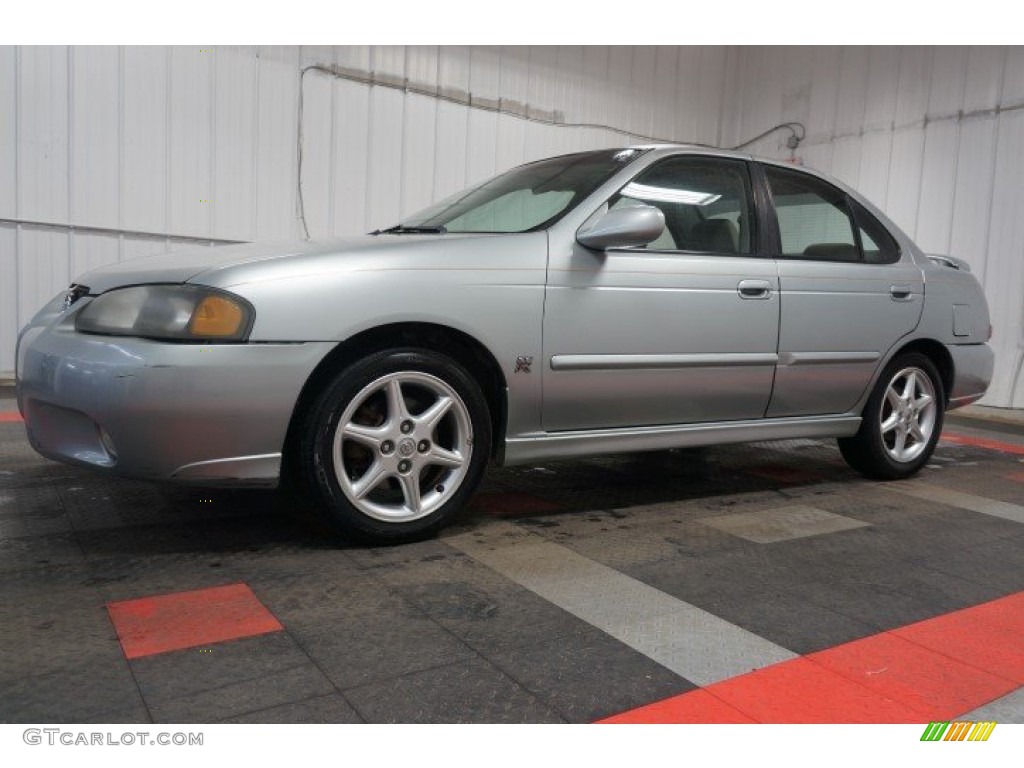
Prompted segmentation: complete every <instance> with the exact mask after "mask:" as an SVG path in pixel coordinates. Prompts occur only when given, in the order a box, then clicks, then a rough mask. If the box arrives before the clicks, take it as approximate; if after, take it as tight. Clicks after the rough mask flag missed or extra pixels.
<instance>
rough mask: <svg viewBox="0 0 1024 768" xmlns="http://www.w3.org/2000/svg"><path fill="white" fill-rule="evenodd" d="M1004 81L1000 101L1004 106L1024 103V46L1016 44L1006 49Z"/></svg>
mask: <svg viewBox="0 0 1024 768" xmlns="http://www.w3.org/2000/svg"><path fill="white" fill-rule="evenodd" d="M1002 82H1003V86H1002V90H1001V93H1000V96H999V103H1000V104H1002V105H1003V106H1020V105H1021V104H1024V46H1021V45H1015V46H1011V47H1009V48H1007V49H1006V52H1005V58H1004V61H1003V81H1002Z"/></svg>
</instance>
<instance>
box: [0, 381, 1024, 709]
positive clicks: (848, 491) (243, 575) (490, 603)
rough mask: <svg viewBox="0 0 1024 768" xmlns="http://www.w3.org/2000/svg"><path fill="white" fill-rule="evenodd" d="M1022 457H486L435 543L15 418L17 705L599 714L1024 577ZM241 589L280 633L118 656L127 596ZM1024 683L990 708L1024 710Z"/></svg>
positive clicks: (945, 607) (12, 611)
mask: <svg viewBox="0 0 1024 768" xmlns="http://www.w3.org/2000/svg"><path fill="white" fill-rule="evenodd" d="M2 410H13V403H12V402H11V401H10V400H9V399H8V400H5V399H3V398H2V397H0V411H2ZM954 428H955V431H957V432H960V433H962V434H968V435H977V436H988V437H989V438H990V439H997V440H1004V441H1010V442H1018V443H1021V442H1024V438H1022V437H1021V435H1022V434H1024V430H1020V429H1018V430H1016V431H1015V432H1005V431H992V430H989V429H987V424H986V423H982V422H977V421H971V422H965V423H957V424H956V425H955V427H954V426H953V425H951V427H950V429H954ZM1000 428H1001V429H1003V426H1001V427H1000ZM1022 459H1024V457H1021V456H1017V455H1013V454H1006V453H999V452H995V451H991V450H985V449H981V448H978V447H973V446H970V445H963V444H957V443H952V442H950V443H943V444H941V445H940V447H939V449H938V451H937V453H936V456H935V459H934V461H933V462H932V463H931V465H932V467H933V468H930V469H926V470H924V471H923V472H922V475H921V477H920V480H919V481H915V484H914V485H913V486H910V485H907V487H906V488H902V489H901V488H900V487H898V485H899V484H884V483H883V484H880V483H872V482H868V481H865V480H863V479H862V478H860V477H859V476H858V475H856V474H855V473H853V472H852V471H851V470H849V469H848V468H847V467H846V466H845V464H843V462H842V460H841V458H840V456H839V454H838V451H837V450H836V448H835V447H834V445H833V444H832V443H830V442H825V441H820V442H819V441H810V440H800V441H788V442H776V443H768V444H759V445H757V446H732V447H721V448H711V449H702V450H685V451H667V452H662V453H656V454H647V455H643V456H624V457H603V458H597V459H591V460H585V461H575V462H561V463H550V464H545V465H543V466H541V467H521V468H509V469H501V470H492V471H491V472H490V473H489V475H488V478H487V480H486V483H485V486H484V487H483V488H482V489H481V493H480V495H479V496H478V497H477V499H476V501H475V502H474V503H473V505H472V506H471V508H470V509H469V510H468V511H467V513H466V514H465V516H464V517H463V518H462V519H461V520H460V522H459V523H458V524H457V525H456V526H455V527H454V528H453V529H451V530H450V531H448V532H446V533H445V535H444V536H443V537H442V538H441V539H438V540H434V541H427V542H423V543H420V544H415V545H409V546H403V547H396V548H388V549H374V548H361V547H355V546H351V545H348V544H345V543H344V542H340V543H339V542H333V541H325V540H324V539H322V538H320V537H318V535H317V534H316V533H314V532H311V531H310V530H308V529H307V528H306V527H304V525H303V524H301V523H300V522H297V521H296V519H295V518H294V516H293V515H292V512H293V510H292V509H291V505H292V504H293V502H292V501H291V500H290V499H288V498H286V497H283V496H281V495H278V494H276V493H266V492H242V491H223V490H221V491H204V490H190V489H183V488H177V487H170V486H161V485H156V484H148V483H137V482H129V481H124V480H117V479H111V478H106V477H103V476H99V475H95V474H92V473H90V472H87V471H83V470H80V469H76V468H72V467H67V466H63V465H60V464H55V463H52V462H48V461H46V460H44V459H41V458H40V457H38V456H36V455H35V454H34V453H33V452H32V451H31V449H30V448H29V446H28V444H27V442H26V440H25V437H24V432H23V428H22V426H21V425H20V424H11V423H0V593H2V594H3V595H4V597H5V599H4V601H3V602H2V603H0V651H2V653H0V721H5V722H28V721H34V722H36V721H43V722H146V721H163V722H168V721H174V722H210V721H221V720H224V721H233V722H238V721H246V722H362V721H367V722H470V721H479V722H561V721H569V722H588V721H593V720H596V719H600V718H602V717H605V716H608V715H611V714H615V713H617V712H621V711H624V710H628V709H631V708H634V707H638V706H641V705H644V704H647V703H650V702H652V701H657V700H659V699H663V698H666V697H668V696H673V695H676V694H679V693H683V692H686V691H689V690H693V689H694V688H695V687H696V686H697V685H698V684H705V683H706V682H707V681H708V680H714V679H719V678H720V677H721V676H722V675H727V674H732V673H733V671H732V670H731V668H730V669H726V668H725V667H722V668H721V669H719V668H717V667H715V665H714V664H713V663H712V662H713V659H714V653H713V652H712V651H713V649H714V645H715V641H717V643H718V645H719V646H721V648H722V649H725V650H728V649H729V647H730V646H729V643H730V642H732V643H733V644H734V645H735V644H736V643H737V642H739V641H738V640H736V638H746V637H748V636H749V637H751V638H756V642H754V646H752V647H754V650H752V651H751V653H752V654H753V655H752V656H751V660H750V661H749V664H748V665H754V666H757V665H760V664H764V663H769V662H770V660H771V659H772V655H771V653H769V652H768V651H769V650H771V649H780V652H781V653H783V654H784V655H787V654H788V655H793V654H807V653H811V652H813V651H817V650H821V649H824V648H829V647H832V646H834V645H837V644H841V643H844V642H848V641H850V640H854V639H857V638H861V637H865V636H868V635H871V634H875V633H877V632H880V631H885V630H887V629H892V628H895V627H899V626H902V625H905V624H907V623H910V622H913V621H917V620H920V619H925V618H930V617H933V616H938V615H941V614H943V613H947V612H949V611H953V610H957V609H959V608H965V607H968V606H972V605H976V604H978V603H981V602H984V601H987V600H992V599H995V598H999V597H1002V596H1005V595H1008V594H1013V593H1016V592H1019V591H1021V590H1024V546H1022V545H1024V526H1022V525H1021V520H1020V519H1019V518H1018V517H1017V516H1016V514H1017V512H1016V510H1019V509H1020V508H1021V507H1024V481H1022V478H1024V475H1021V473H1024V461H1022ZM1017 475H1021V477H1018V478H1017V479H1014V477H1015V476H1017ZM914 488H916V489H918V492H913V493H911V492H909V491H911V490H913V489H914ZM922 489H923V490H922ZM979 499H980V500H981V501H978V500H979ZM509 541H515V542H516V543H515V544H512V545H509V544H507V543H505V542H509ZM496 553H497V554H496ZM531 553H532V554H531ZM530 556H532V557H534V559H533V560H529V557H530ZM545 569H547V570H545ZM570 575H571V576H572V577H573V578H575V579H576V580H577V581H576V582H572V581H571V579H570V580H568V581H567V579H568V577H569V576H570ZM236 582H244V583H246V584H248V585H249V586H250V587H251V588H252V590H253V592H254V593H255V594H256V596H257V597H258V598H259V599H260V601H261V602H262V603H263V604H264V605H266V606H267V607H268V608H269V609H270V610H271V611H272V612H273V614H274V615H275V616H276V617H277V618H278V619H279V620H280V621H281V623H282V625H283V626H284V631H282V632H277V633H273V634H268V635H261V636H257V637H246V638H241V639H237V640H231V641H227V642H223V643H218V644H216V645H215V646H214V647H213V649H212V650H213V652H211V653H204V654H199V653H196V652H195V649H183V650H179V651H172V652H169V653H164V654H159V655H155V656H149V657H143V658H137V659H132V660H131V661H129V660H127V659H126V658H125V657H124V654H123V653H122V651H121V647H120V644H119V642H118V638H117V633H116V631H115V629H114V627H113V626H112V624H111V622H110V619H109V617H108V614H107V611H106V609H105V605H106V603H107V602H109V601H115V600H127V599H133V598H139V597H146V596H151V595H157V594H165V593H173V592H181V591H186V590H194V589H201V588H204V587H210V586H218V585H222V584H230V583H236ZM655 594H656V595H657V597H656V598H655V597H653V595H655ZM648 598H650V599H648ZM644 611H647V612H646V613H644ZM634 614H635V615H634ZM631 617H632V618H631ZM644 622H646V624H645V623H644ZM644 627H647V628H648V629H649V631H646V630H644ZM702 632H703V637H704V638H705V640H707V641H708V644H707V645H706V646H705V650H704V651H703V652H700V651H698V650H696V649H697V648H698V646H696V645H694V644H693V643H694V642H696V640H695V639H696V638H698V637H700V636H702V635H701V633H702ZM730 638H731V640H730ZM684 641H685V642H684ZM687 643H689V645H687ZM659 649H660V650H659ZM722 652H723V653H724V651H722ZM773 653H774V651H773ZM659 654H661V655H660V656H659ZM688 654H689V656H690V660H689V661H686V658H687V655H688ZM658 659H660V660H661V662H662V663H659V661H658ZM684 662H685V663H684ZM702 665H703V666H702ZM700 668H703V669H704V670H705V671H704V672H703V673H701V672H700V671H690V670H697V669H700ZM723 670H725V671H723ZM702 674H703V675H705V677H703V678H702ZM1019 694H1020V691H1019V690H1018V691H1017V693H1016V694H1010V695H1009V696H1006V697H1004V698H1002V699H1000V700H998V701H995V702H991V703H990V704H988V705H986V706H983V707H981V708H980V709H979V710H978V711H977V712H975V713H973V714H971V715H969V717H974V718H975V719H981V718H982V714H978V713H985V715H984V716H985V717H989V718H992V719H996V720H998V721H1000V722H1008V721H1016V722H1024V708H1022V704H1021V697H1020V695H1019ZM989 713H991V714H989Z"/></svg>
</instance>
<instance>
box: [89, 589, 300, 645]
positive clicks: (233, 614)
mask: <svg viewBox="0 0 1024 768" xmlns="http://www.w3.org/2000/svg"><path fill="white" fill-rule="evenodd" d="M107 610H108V611H109V612H110V619H111V621H113V623H114V627H115V629H116V630H117V636H118V637H119V638H120V640H121V647H122V649H124V655H125V656H126V657H128V658H129V659H137V658H139V657H142V656H151V655H153V654H156V653H166V652H167V651H179V650H182V649H185V648H195V647H198V646H202V645H208V644H210V643H219V642H224V641H225V640H237V639H238V638H242V637H252V636H253V635H263V634H266V633H268V632H277V631H278V630H281V629H283V627H282V626H281V624H280V622H278V620H277V619H276V618H274V615H273V614H272V613H271V612H270V611H268V610H267V609H266V607H264V605H263V603H261V602H260V601H259V600H258V599H257V598H256V595H254V594H253V593H252V590H251V589H249V587H248V586H247V585H245V584H228V585H227V586H223V587H213V588H211V589H199V590H195V591H192V592H178V593H175V594H170V595H159V596H157V597H144V598H140V599H138V600H123V601H120V602H116V603H108V604H107Z"/></svg>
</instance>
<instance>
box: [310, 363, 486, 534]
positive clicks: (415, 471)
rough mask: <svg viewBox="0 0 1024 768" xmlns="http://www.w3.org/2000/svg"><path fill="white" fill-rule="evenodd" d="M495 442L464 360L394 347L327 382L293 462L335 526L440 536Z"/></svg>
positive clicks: (320, 511)
mask: <svg viewBox="0 0 1024 768" xmlns="http://www.w3.org/2000/svg"><path fill="white" fill-rule="evenodd" d="M490 442H491V434H490V419H489V416H488V410H487V403H486V401H485V399H484V397H483V394H482V393H481V391H480V387H479V386H478V385H477V384H476V382H475V381H474V379H473V378H472V376H471V375H470V374H469V373H468V372H467V371H466V370H465V369H464V368H463V367H462V366H461V365H459V364H458V363H456V362H455V361H454V360H451V359H450V358H447V357H445V356H443V355H440V354H437V353H435V352H431V351H427V350H419V349H399V350H390V351H386V352H381V353H378V354H375V355H371V356H369V357H366V358H364V359H363V360H360V361H358V362H356V363H354V364H353V365H352V366H350V367H349V368H347V369H345V370H344V371H342V372H341V373H339V374H338V375H337V376H336V377H335V379H334V380H333V381H332V382H331V383H330V384H329V385H328V386H327V387H326V388H325V390H324V392H323V393H322V394H321V395H320V397H319V398H318V399H317V401H316V402H315V403H314V404H313V407H312V408H310V410H309V411H308V412H307V414H306V415H305V418H304V419H303V423H302V425H301V426H300V431H299V438H298V441H297V443H298V444H297V446H296V448H297V450H296V452H295V455H294V456H293V457H292V458H293V461H294V463H295V465H296V466H294V468H293V469H294V471H295V473H296V474H297V476H298V479H299V481H300V485H301V487H302V489H303V490H304V491H305V495H306V496H307V499H308V501H309V502H310V503H312V505H313V506H314V508H315V510H316V511H317V512H318V515H319V517H320V519H321V520H322V521H323V522H325V523H327V524H328V525H329V526H330V527H331V528H332V529H334V530H336V531H338V532H340V533H342V534H345V535H347V536H350V537H355V538H358V539H361V540H363V541H368V542H372V543H379V544H397V543H401V542H407V541H414V540H417V539H422V538H425V537H427V536H431V535H433V534H434V533H436V532H437V531H438V530H439V529H440V528H441V527H442V526H444V525H445V524H446V523H447V522H449V521H450V520H451V519H452V517H454V516H455V515H456V514H457V513H458V512H459V510H460V509H461V508H462V507H463V506H464V505H465V503H466V501H467V500H468V499H469V497H470V496H471V495H472V493H473V491H474V490H475V489H476V486H477V485H478V484H479V482H480V479H481V477H482V475H483V472H484V469H485V467H486V464H487V459H488V456H489V453H490Z"/></svg>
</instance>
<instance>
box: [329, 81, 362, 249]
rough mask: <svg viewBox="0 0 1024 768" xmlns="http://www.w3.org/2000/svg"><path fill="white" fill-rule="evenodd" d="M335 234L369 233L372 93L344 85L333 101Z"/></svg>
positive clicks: (355, 86)
mask: <svg viewBox="0 0 1024 768" xmlns="http://www.w3.org/2000/svg"><path fill="white" fill-rule="evenodd" d="M334 123H335V125H336V126H337V127H336V129H335V132H334V141H335V151H334V215H333V221H334V231H335V233H342V234H354V233H356V232H366V231H367V226H366V222H367V213H366V178H367V169H368V160H367V151H366V149H367V147H368V146H369V144H370V89H368V88H366V87H365V86H361V85H356V84H354V83H347V82H345V81H341V82H339V83H338V84H337V94H336V98H335V101H334Z"/></svg>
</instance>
